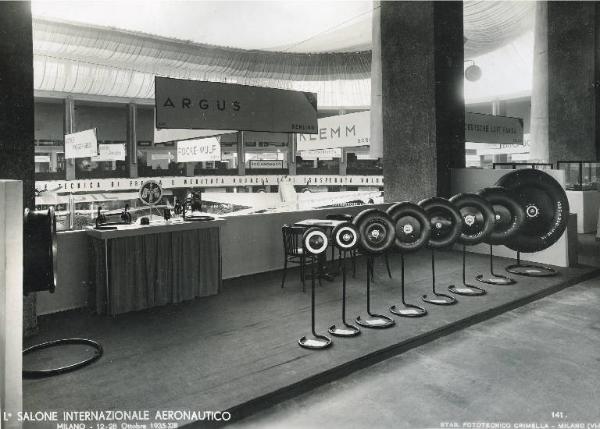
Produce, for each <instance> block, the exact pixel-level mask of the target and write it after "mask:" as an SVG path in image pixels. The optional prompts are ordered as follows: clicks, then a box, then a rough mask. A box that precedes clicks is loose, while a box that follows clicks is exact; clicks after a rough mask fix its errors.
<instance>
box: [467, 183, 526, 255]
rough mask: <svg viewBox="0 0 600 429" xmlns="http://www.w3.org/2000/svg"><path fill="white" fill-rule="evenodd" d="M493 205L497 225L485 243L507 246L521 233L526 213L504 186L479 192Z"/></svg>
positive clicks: (492, 187)
mask: <svg viewBox="0 0 600 429" xmlns="http://www.w3.org/2000/svg"><path fill="white" fill-rule="evenodd" d="M478 194H479V196H481V197H482V198H484V199H485V200H486V201H487V202H488V203H490V204H491V205H492V208H493V210H494V213H495V217H496V223H495V224H494V230H493V231H492V233H491V234H490V235H489V236H488V237H487V239H486V240H485V242H486V243H487V244H492V245H501V244H505V243H507V242H508V240H510V239H511V238H512V237H514V236H515V235H516V234H518V233H519V231H520V230H521V228H522V227H523V224H524V222H525V211H524V210H523V207H521V205H520V204H519V203H518V202H517V200H515V199H514V198H513V196H512V195H511V194H510V192H508V191H507V190H506V188H503V187H502V186H491V187H489V188H484V189H482V190H481V191H479V192H478Z"/></svg>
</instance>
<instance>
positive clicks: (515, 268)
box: [506, 264, 558, 277]
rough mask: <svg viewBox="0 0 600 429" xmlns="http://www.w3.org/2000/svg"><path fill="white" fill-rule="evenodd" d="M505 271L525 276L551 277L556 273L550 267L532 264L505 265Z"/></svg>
mask: <svg viewBox="0 0 600 429" xmlns="http://www.w3.org/2000/svg"><path fill="white" fill-rule="evenodd" d="M506 271H508V272H509V273H511V274H516V275H518V276H525V277H552V276H555V275H557V274H558V273H557V272H556V271H555V270H554V269H552V268H550V267H545V266H543V265H533V264H514V265H509V266H508V267H506Z"/></svg>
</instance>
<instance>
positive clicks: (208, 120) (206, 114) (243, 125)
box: [154, 76, 317, 134]
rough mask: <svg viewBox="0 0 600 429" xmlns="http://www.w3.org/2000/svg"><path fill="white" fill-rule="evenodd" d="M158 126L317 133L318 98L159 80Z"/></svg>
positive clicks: (201, 83) (227, 85) (192, 81)
mask: <svg viewBox="0 0 600 429" xmlns="http://www.w3.org/2000/svg"><path fill="white" fill-rule="evenodd" d="M154 85H155V94H154V100H155V104H156V128H158V129H162V128H171V129H211V130H239V131H266V132H282V133H299V132H301V133H308V134H314V133H316V132H317V94H314V93H311V92H300V91H289V90H284V89H275V88H264V87H258V86H247V85H238V84H231V83H217V82H205V81H196V80H182V79H171V78H165V77H158V76H157V77H155V80H154Z"/></svg>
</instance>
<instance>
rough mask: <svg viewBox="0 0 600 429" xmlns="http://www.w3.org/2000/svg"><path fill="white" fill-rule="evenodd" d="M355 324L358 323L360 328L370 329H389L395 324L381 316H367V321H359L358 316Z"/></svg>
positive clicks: (388, 318)
mask: <svg viewBox="0 0 600 429" xmlns="http://www.w3.org/2000/svg"><path fill="white" fill-rule="evenodd" d="M356 323H358V324H359V325H360V326H363V327H365V328H370V329H385V328H391V327H392V326H394V325H395V324H396V322H395V321H394V320H393V319H391V318H390V317H387V316H384V315H382V314H369V318H368V319H361V317H360V316H358V317H357V318H356Z"/></svg>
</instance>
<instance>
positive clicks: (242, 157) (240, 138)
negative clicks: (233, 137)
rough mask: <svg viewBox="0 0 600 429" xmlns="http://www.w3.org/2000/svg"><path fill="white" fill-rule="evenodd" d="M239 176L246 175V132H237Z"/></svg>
mask: <svg viewBox="0 0 600 429" xmlns="http://www.w3.org/2000/svg"><path fill="white" fill-rule="evenodd" d="M237 158H238V176H245V175H246V148H245V147H244V132H243V131H239V132H238V134H237Z"/></svg>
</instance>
